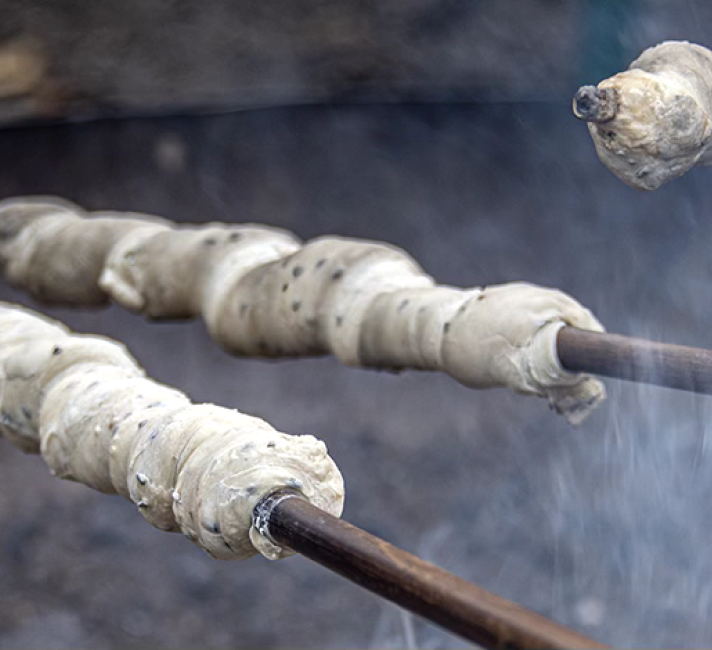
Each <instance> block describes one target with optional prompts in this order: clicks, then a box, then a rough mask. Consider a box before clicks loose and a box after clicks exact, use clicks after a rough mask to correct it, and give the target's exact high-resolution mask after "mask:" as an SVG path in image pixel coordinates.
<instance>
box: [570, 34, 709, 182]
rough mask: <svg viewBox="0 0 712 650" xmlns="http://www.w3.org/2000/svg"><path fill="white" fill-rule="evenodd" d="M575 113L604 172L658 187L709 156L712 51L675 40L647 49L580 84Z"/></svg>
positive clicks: (706, 163) (705, 163) (629, 180)
mask: <svg viewBox="0 0 712 650" xmlns="http://www.w3.org/2000/svg"><path fill="white" fill-rule="evenodd" d="M574 113H575V114H576V116H577V117H579V118H580V119H583V120H586V121H587V122H588V129H589V132H590V133H591V137H592V138H593V143H594V145H595V147H596V152H597V153H598V156H599V158H600V159H601V162H603V164H604V165H605V166H606V167H608V169H609V170H610V171H612V172H613V173H614V174H615V175H616V176H617V177H618V178H620V179H621V180H622V181H624V182H625V183H628V184H629V185H632V186H633V187H635V188H637V189H641V190H654V189H657V188H658V187H660V186H661V185H662V184H663V183H666V182H667V181H669V180H670V179H672V178H676V177H677V176H682V175H683V174H684V173H685V172H687V171H688V170H689V169H691V168H692V167H694V166H695V165H709V164H711V163H712V147H711V146H710V142H711V141H712V52H710V50H708V49H706V48H704V47H702V46H700V45H694V44H692V43H687V42H678V41H670V42H666V43H662V44H660V45H657V46H655V47H651V48H648V49H647V50H645V51H644V52H643V53H642V54H641V55H640V56H639V57H638V58H637V59H636V60H635V61H633V63H631V64H630V66H629V68H628V70H626V71H625V72H621V73H620V74H617V75H615V76H613V77H611V78H610V79H606V80H604V81H602V82H601V83H600V84H598V87H597V88H594V87H593V86H584V87H583V88H581V89H579V91H578V93H577V94H576V97H575V98H574Z"/></svg>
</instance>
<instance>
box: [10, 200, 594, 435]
mask: <svg viewBox="0 0 712 650" xmlns="http://www.w3.org/2000/svg"><path fill="white" fill-rule="evenodd" d="M0 264H1V265H2V268H3V272H4V275H5V277H6V278H7V279H8V280H9V281H11V282H12V283H14V284H15V285H18V286H20V287H23V288H25V289H27V290H28V291H29V292H30V293H31V294H32V295H34V296H35V297H37V298H39V299H40V300H43V301H45V302H48V303H57V304H68V305H97V304H101V303H103V302H105V301H107V300H108V299H109V298H113V299H114V300H116V301H117V302H119V303H121V304H122V305H124V306H125V307H127V308H129V309H133V310H138V311H141V312H143V313H144V314H146V315H147V316H148V317H150V318H189V317H196V316H202V318H203V319H204V320H205V323H206V325H207V328H208V331H209V332H210V334H211V336H212V337H213V338H214V339H215V340H216V341H217V342H218V343H219V344H220V345H221V346H222V347H223V348H225V349H226V350H228V351H229V352H231V353H233V354H238V355H251V356H265V357H281V356H303V355H321V354H334V355H336V357H338V358H339V359H340V360H341V361H342V362H344V363H346V364H349V365H354V366H367V367H375V368H388V369H393V370H400V369H403V368H418V369H423V370H440V371H444V372H446V373H448V374H450V375H451V376H452V377H454V378H455V379H457V380H458V381H460V382H462V383H463V384H465V385H467V386H471V387H474V388H488V387H495V386H505V387H509V388H512V389H513V390H515V391H518V392H520V393H527V394H535V395H540V396H544V397H547V398H548V399H549V402H550V403H551V405H552V406H553V407H554V408H555V409H556V410H558V411H559V412H562V413H564V414H565V415H566V417H567V418H568V419H569V421H571V422H572V423H578V422H580V421H581V420H583V418H585V417H586V415H587V414H588V413H589V412H590V411H591V410H592V409H593V408H594V407H595V406H596V405H597V404H598V403H599V402H600V401H601V400H602V399H603V398H604V395H605V393H604V389H603V386H602V384H601V383H600V382H599V381H598V380H596V379H593V378H591V377H588V376H585V375H574V374H570V373H567V372H565V371H564V370H563V369H562V368H561V366H560V364H559V362H558V357H557V354H556V334H557V332H558V330H559V328H560V327H562V326H563V325H565V324H569V325H573V326H576V327H580V328H582V329H588V330H596V331H601V330H602V327H601V325H600V323H599V322H598V321H597V320H596V319H595V318H594V317H593V315H592V314H591V313H590V312H589V311H588V310H586V309H584V308H583V307H581V305H579V304H578V303H577V302H576V301H574V300H573V299H572V298H570V297H569V296H567V295H565V294H563V293H561V292H559V291H555V290H552V289H543V288H540V287H535V286H532V285H529V284H524V283H518V284H508V285H502V286H496V287H489V288H485V289H455V288H451V287H445V286H436V285H435V283H434V281H433V279H432V278H431V277H430V276H428V275H426V274H425V273H424V272H423V270H422V269H421V268H420V267H419V266H418V265H417V263H416V262H415V261H414V260H413V259H412V258H411V257H409V256H408V255H407V254H406V253H405V252H403V251H402V250H400V249H398V248H395V247H393V246H389V245H386V244H382V243H378V242H370V241H361V240H355V239H344V238H339V237H321V238H319V239H315V240H313V241H310V242H307V243H306V244H304V245H302V244H301V243H300V242H299V241H298V240H297V239H296V238H295V237H294V236H293V235H291V234H290V233H287V232H285V231H282V230H278V229H276V228H269V227H265V226H255V225H249V224H248V225H226V224H208V225H205V226H189V227H180V228H178V227H176V226H175V224H172V223H170V222H167V221H163V220H159V219H156V218H153V217H151V218H148V217H144V216H142V215H136V214H126V215H122V214H117V213H106V212H97V213H93V214H91V215H90V214H88V213H85V212H84V211H82V209H81V208H79V207H77V206H73V205H71V204H69V203H67V202H61V201H55V200H53V199H47V198H41V197H39V198H19V199H10V200H6V201H3V202H0Z"/></svg>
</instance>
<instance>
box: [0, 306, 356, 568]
mask: <svg viewBox="0 0 712 650" xmlns="http://www.w3.org/2000/svg"><path fill="white" fill-rule="evenodd" d="M0 434H2V435H3V436H4V437H6V438H7V439H8V440H9V441H10V442H12V443H13V444H15V445H17V446H18V447H20V448H21V449H23V450H24V451H27V452H37V451H41V453H42V455H43V457H44V459H45V460H46V461H47V464H48V465H49V466H50V468H51V470H52V472H53V473H54V474H56V475H57V476H59V477H61V478H67V479H72V480H75V481H79V482H81V483H84V484H86V485H88V486H90V487H93V488H94V489H96V490H100V491H101V492H107V493H118V494H122V495H123V496H125V497H128V498H130V499H131V501H133V502H134V503H135V504H136V505H137V506H138V509H139V511H140V512H141V514H142V515H143V516H144V517H145V518H146V519H147V520H148V521H149V522H150V523H151V524H153V525H154V526H156V527H157V528H160V529H162V530H173V531H182V532H183V533H184V534H185V535H186V536H187V537H188V538H189V539H191V540H192V541H194V542H195V543H196V544H198V546H200V547H201V548H203V549H204V550H206V551H207V552H208V553H209V554H210V555H212V556H213V557H216V558H220V559H243V558H247V557H250V556H251V555H254V554H255V553H256V552H257V551H259V552H260V553H262V555H264V556H266V557H268V558H270V559H277V558H280V557H283V556H285V555H288V554H290V551H288V550H287V549H282V548H280V547H277V546H275V545H274V544H272V543H271V542H270V541H268V540H267V539H265V538H264V537H262V536H261V535H259V533H257V531H255V530H254V529H253V527H252V511H253V509H254V507H255V506H256V505H257V503H258V502H259V501H260V500H261V499H262V498H263V497H265V496H266V495H268V494H270V493H272V492H274V491H275V490H277V489H280V488H285V487H286V488H292V489H294V490H298V491H300V492H301V493H302V494H303V495H304V496H305V497H306V498H307V499H308V500H309V501H311V502H312V503H313V504H314V505H316V506H318V507H319V508H322V509H324V510H326V511H327V512H329V513H331V514H333V515H336V516H338V515H340V514H341V509H342V505H343V497H344V487H343V480H342V478H341V474H340V473H339V470H338V469H337V467H336V465H335V464H334V462H333V461H332V460H331V458H329V456H328V455H327V452H326V446H325V445H324V443H323V442H320V441H319V440H317V439H316V438H314V437H312V436H289V435H286V434H284V433H279V432H278V431H275V430H274V429H273V428H272V427H271V426H270V425H269V424H267V423H266V422H264V421H263V420H260V419H258V418H254V417H250V416H248V415H244V414H242V413H239V412H238V411H236V410H231V409H226V408H221V407H219V406H214V405H212V404H192V403H191V402H190V400H189V399H188V398H187V397H186V396H185V395H184V394H183V393H181V392H179V391H177V390H174V389H172V388H169V387H168V386H164V385H162V384H159V383H157V382H155V381H152V380H151V379H148V378H147V377H146V376H145V374H144V372H143V370H142V369H141V368H140V367H139V366H138V365H137V363H136V361H135V360H134V359H133V357H131V356H130V355H129V354H128V352H127V351H126V349H125V348H124V347H123V346H122V345H119V344H118V343H115V342H113V341H110V340H108V339H104V338H101V337H97V336H81V335H76V334H71V333H70V332H69V331H68V330H67V329H66V328H65V327H64V326H62V325H61V324H60V323H57V322H55V321H50V320H48V319H45V318H43V317H40V316H39V315H37V314H34V313H33V312H31V311H29V310H25V309H22V308H19V307H15V306H11V305H8V304H6V303H0Z"/></svg>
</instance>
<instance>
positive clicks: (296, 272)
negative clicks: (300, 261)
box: [292, 266, 304, 278]
mask: <svg viewBox="0 0 712 650" xmlns="http://www.w3.org/2000/svg"><path fill="white" fill-rule="evenodd" d="M303 271H304V269H303V268H302V267H301V266H295V267H294V268H293V269H292V275H293V276H294V277H295V278H298V277H299V276H300V275H301V274H302V272H303Z"/></svg>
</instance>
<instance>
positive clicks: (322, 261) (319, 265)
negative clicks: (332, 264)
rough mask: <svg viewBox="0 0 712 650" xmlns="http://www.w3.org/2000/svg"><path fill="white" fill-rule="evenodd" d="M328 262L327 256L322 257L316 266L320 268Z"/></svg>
mask: <svg viewBox="0 0 712 650" xmlns="http://www.w3.org/2000/svg"><path fill="white" fill-rule="evenodd" d="M324 264H326V258H324V257H322V258H321V259H320V260H319V261H318V262H317V263H316V268H317V269H320V268H321V267H322V266H324Z"/></svg>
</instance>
